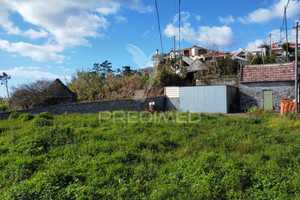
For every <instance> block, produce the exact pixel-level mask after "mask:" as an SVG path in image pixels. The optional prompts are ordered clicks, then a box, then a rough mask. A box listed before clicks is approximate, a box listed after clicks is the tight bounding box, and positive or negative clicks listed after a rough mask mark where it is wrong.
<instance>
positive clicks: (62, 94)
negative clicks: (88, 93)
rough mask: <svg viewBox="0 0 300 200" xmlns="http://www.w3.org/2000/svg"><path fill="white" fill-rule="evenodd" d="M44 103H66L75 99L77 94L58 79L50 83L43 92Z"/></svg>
mask: <svg viewBox="0 0 300 200" xmlns="http://www.w3.org/2000/svg"><path fill="white" fill-rule="evenodd" d="M42 93H43V96H45V99H46V100H45V101H46V105H57V104H68V103H73V102H76V101H77V95H76V94H75V93H73V92H72V91H71V90H70V89H69V88H68V87H67V86H65V85H64V84H63V83H62V82H61V81H60V80H59V79H56V80H55V81H54V82H53V83H51V84H50V85H49V86H48V87H47V88H46V89H45V90H44V91H43V92H42Z"/></svg>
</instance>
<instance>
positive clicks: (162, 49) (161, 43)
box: [155, 0, 164, 53]
mask: <svg viewBox="0 0 300 200" xmlns="http://www.w3.org/2000/svg"><path fill="white" fill-rule="evenodd" d="M155 7H156V14H157V22H158V30H159V37H160V45H161V51H162V53H164V46H163V42H162V35H161V28H160V19H159V11H158V6H157V0H155Z"/></svg>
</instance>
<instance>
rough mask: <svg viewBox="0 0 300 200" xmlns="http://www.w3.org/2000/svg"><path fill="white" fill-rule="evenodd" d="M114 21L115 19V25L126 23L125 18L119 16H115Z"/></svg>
mask: <svg viewBox="0 0 300 200" xmlns="http://www.w3.org/2000/svg"><path fill="white" fill-rule="evenodd" d="M115 19H116V23H121V22H126V21H127V18H126V17H124V16H121V15H116V16H115Z"/></svg>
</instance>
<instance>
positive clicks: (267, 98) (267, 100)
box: [264, 91, 273, 111]
mask: <svg viewBox="0 0 300 200" xmlns="http://www.w3.org/2000/svg"><path fill="white" fill-rule="evenodd" d="M264 110H268V111H272V110H273V92H272V91H264Z"/></svg>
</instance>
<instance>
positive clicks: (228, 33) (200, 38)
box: [164, 14, 233, 47]
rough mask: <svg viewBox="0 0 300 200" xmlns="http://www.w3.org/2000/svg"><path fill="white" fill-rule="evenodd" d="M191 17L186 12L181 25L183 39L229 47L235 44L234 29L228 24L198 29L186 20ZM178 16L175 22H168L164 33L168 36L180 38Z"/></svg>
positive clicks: (204, 44) (205, 44)
mask: <svg viewBox="0 0 300 200" xmlns="http://www.w3.org/2000/svg"><path fill="white" fill-rule="evenodd" d="M188 18H189V14H186V18H185V22H184V23H183V26H182V27H181V39H182V40H185V41H187V42H190V43H198V44H201V45H203V46H207V47H211V46H222V47H228V46H231V45H232V44H233V31H232V29H231V28H230V27H228V26H222V27H208V26H200V27H198V28H197V29H195V28H192V27H191V24H190V23H188V22H186V21H187V19H188ZM175 19H176V16H175V18H174V20H173V24H168V25H167V27H166V28H165V29H164V34H165V35H166V36H167V37H173V36H176V38H177V39H178V38H179V30H178V27H177V26H176V25H175V23H176V22H177V21H176V20H175Z"/></svg>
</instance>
